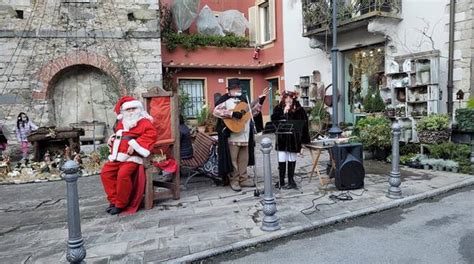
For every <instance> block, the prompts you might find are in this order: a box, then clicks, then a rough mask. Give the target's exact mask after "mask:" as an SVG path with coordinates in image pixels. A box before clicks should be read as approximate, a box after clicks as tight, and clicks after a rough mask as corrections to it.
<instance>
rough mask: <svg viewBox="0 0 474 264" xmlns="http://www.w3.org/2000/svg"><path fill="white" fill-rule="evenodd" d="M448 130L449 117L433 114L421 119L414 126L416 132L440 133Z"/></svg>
mask: <svg viewBox="0 0 474 264" xmlns="http://www.w3.org/2000/svg"><path fill="white" fill-rule="evenodd" d="M448 128H449V117H448V116H447V115H444V114H433V115H430V116H425V117H423V118H422V119H421V120H420V121H418V123H417V124H416V131H418V132H420V131H441V130H446V129H448Z"/></svg>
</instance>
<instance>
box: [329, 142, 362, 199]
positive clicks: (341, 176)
mask: <svg viewBox="0 0 474 264" xmlns="http://www.w3.org/2000/svg"><path fill="white" fill-rule="evenodd" d="M332 151H333V158H334V161H335V163H336V168H335V172H334V177H335V184H336V188H337V189H338V190H355V189H360V188H364V177H365V169H364V164H363V154H362V151H363V147H362V144H360V143H351V144H340V145H334V147H333V148H332Z"/></svg>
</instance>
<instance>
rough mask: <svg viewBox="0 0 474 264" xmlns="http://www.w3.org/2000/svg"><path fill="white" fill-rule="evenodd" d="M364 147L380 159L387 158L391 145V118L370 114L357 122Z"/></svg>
mask: <svg viewBox="0 0 474 264" xmlns="http://www.w3.org/2000/svg"><path fill="white" fill-rule="evenodd" d="M356 129H357V132H358V134H359V138H360V141H361V142H362V144H364V148H367V149H368V150H370V151H372V152H373V153H374V156H375V158H376V159H378V160H386V158H387V156H388V155H389V152H390V146H391V138H392V134H391V129H390V120H389V119H388V118H386V117H383V116H381V117H375V116H368V117H366V118H364V119H362V120H360V121H359V122H358V123H357V124H356Z"/></svg>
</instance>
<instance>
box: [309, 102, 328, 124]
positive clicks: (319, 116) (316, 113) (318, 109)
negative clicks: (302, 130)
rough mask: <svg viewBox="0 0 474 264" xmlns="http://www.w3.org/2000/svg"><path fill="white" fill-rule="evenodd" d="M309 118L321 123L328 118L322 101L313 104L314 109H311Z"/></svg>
mask: <svg viewBox="0 0 474 264" xmlns="http://www.w3.org/2000/svg"><path fill="white" fill-rule="evenodd" d="M310 117H311V120H312V121H316V120H319V121H321V120H326V119H328V118H329V113H328V111H326V108H324V103H323V102H322V101H318V102H316V103H315V105H314V107H313V108H312V109H311V112H310Z"/></svg>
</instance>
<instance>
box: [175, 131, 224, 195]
mask: <svg viewBox="0 0 474 264" xmlns="http://www.w3.org/2000/svg"><path fill="white" fill-rule="evenodd" d="M216 143H217V140H215V139H214V138H213V137H211V136H208V135H207V134H205V133H202V132H198V133H197V135H196V138H195V139H194V142H193V157H192V158H191V159H187V160H181V167H184V168H186V169H187V170H188V178H187V179H186V182H185V183H184V188H185V189H186V188H187V185H188V182H189V181H190V180H191V179H192V178H193V177H194V176H197V175H203V176H206V177H208V178H210V179H212V180H213V181H214V182H216V178H215V177H216V176H217V160H216V161H215V164H213V162H212V161H211V162H208V161H209V158H210V156H211V151H212V150H213V146H214V145H215V144H216ZM214 151H216V149H214ZM206 165H209V166H206ZM213 171H215V174H216V175H212V174H213V173H212V172H213ZM213 176H214V177H213Z"/></svg>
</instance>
